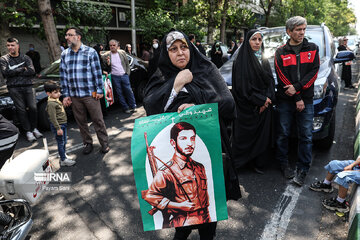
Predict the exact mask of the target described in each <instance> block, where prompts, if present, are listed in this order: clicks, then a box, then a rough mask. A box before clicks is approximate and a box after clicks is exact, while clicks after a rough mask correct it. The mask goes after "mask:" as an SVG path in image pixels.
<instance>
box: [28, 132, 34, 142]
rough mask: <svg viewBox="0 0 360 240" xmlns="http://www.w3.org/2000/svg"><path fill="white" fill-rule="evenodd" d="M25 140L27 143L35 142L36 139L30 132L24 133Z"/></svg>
mask: <svg viewBox="0 0 360 240" xmlns="http://www.w3.org/2000/svg"><path fill="white" fill-rule="evenodd" d="M26 138H27V140H28V141H29V142H34V141H36V137H35V136H34V134H33V133H32V132H26Z"/></svg>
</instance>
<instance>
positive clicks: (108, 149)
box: [100, 146, 110, 153]
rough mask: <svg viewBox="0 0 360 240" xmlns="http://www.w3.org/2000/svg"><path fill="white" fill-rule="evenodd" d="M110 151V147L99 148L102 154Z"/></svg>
mask: <svg viewBox="0 0 360 240" xmlns="http://www.w3.org/2000/svg"><path fill="white" fill-rule="evenodd" d="M109 151H110V147H109V146H104V147H101V149H100V152H102V153H107V152H109Z"/></svg>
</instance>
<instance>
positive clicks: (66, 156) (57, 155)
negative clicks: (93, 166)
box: [56, 153, 73, 160]
mask: <svg viewBox="0 0 360 240" xmlns="http://www.w3.org/2000/svg"><path fill="white" fill-rule="evenodd" d="M56 157H58V158H60V155H59V153H58V154H56ZM65 158H67V159H70V160H73V159H72V157H69V156H68V155H67V154H66V153H65Z"/></svg>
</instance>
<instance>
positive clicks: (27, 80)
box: [0, 54, 35, 88]
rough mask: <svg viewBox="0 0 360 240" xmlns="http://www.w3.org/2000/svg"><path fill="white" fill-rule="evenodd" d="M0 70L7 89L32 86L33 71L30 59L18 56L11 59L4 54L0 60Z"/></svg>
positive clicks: (21, 55)
mask: <svg viewBox="0 0 360 240" xmlns="http://www.w3.org/2000/svg"><path fill="white" fill-rule="evenodd" d="M0 70H1V72H2V74H3V75H4V77H5V78H6V85H7V87H8V88H9V87H25V86H31V85H32V84H33V82H32V81H33V77H34V75H35V69H34V66H33V63H32V61H31V58H30V57H29V56H27V55H23V54H20V55H19V56H18V57H11V56H10V55H9V54H6V55H4V56H2V57H1V58H0Z"/></svg>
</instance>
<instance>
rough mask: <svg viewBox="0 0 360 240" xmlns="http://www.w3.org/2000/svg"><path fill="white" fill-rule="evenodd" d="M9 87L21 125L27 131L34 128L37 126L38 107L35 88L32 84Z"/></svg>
mask: <svg viewBox="0 0 360 240" xmlns="http://www.w3.org/2000/svg"><path fill="white" fill-rule="evenodd" d="M8 89H9V94H10V97H11V99H12V100H13V102H14V105H15V108H16V114H17V117H18V118H19V121H20V123H21V126H22V127H23V129H24V130H25V131H26V132H30V131H32V130H34V128H36V127H37V109H36V100H35V91H34V89H33V88H32V87H31V86H30V87H11V88H8ZM27 109H28V110H27Z"/></svg>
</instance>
